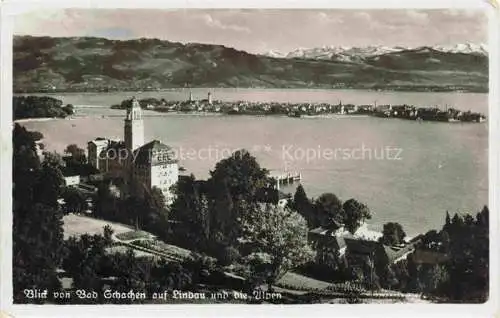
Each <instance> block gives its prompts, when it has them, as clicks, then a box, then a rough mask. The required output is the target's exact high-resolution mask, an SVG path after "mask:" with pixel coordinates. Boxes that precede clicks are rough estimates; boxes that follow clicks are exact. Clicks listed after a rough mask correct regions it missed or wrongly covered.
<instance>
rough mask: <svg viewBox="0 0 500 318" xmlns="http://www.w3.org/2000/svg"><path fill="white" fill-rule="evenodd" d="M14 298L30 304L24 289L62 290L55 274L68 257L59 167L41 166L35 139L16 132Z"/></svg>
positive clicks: (20, 130)
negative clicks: (64, 238)
mask: <svg viewBox="0 0 500 318" xmlns="http://www.w3.org/2000/svg"><path fill="white" fill-rule="evenodd" d="M12 137H13V140H12V141H13V143H12V144H13V161H12V164H13V227H12V238H13V245H12V248H13V259H12V268H13V275H12V277H13V285H14V290H13V295H14V302H16V303H26V302H27V301H28V299H27V298H25V294H24V292H23V291H24V289H40V290H44V289H49V290H58V289H60V283H59V280H58V279H57V277H56V269H57V268H58V267H59V266H60V265H61V262H62V259H63V256H64V253H63V230H62V221H61V220H62V212H61V210H60V208H59V206H58V203H57V199H58V197H59V194H60V191H61V184H62V175H61V172H60V170H59V167H58V166H57V165H55V164H54V162H51V161H48V160H45V161H43V162H40V160H39V159H38V156H37V154H36V151H35V144H34V139H33V136H32V134H30V133H29V132H27V131H26V129H25V128H24V127H21V126H20V125H18V124H16V125H15V126H14V131H13V136H12Z"/></svg>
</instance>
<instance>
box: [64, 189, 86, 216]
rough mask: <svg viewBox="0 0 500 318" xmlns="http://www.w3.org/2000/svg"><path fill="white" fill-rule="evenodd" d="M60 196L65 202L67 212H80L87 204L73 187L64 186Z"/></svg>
mask: <svg viewBox="0 0 500 318" xmlns="http://www.w3.org/2000/svg"><path fill="white" fill-rule="evenodd" d="M62 198H63V199H64V202H65V203H66V205H65V210H66V212H67V213H80V212H82V211H83V210H84V209H85V208H86V206H87V202H86V201H85V197H84V196H83V194H82V193H81V192H80V191H78V190H77V189H75V188H73V187H66V188H65V189H64V192H63V193H62Z"/></svg>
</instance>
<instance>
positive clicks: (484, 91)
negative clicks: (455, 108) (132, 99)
mask: <svg viewBox="0 0 500 318" xmlns="http://www.w3.org/2000/svg"><path fill="white" fill-rule="evenodd" d="M429 88H430V87H429ZM187 89H188V88H186V87H166V88H159V89H136V90H134V89H123V90H120V89H118V90H99V89H96V90H85V91H83V90H81V91H80V90H56V91H47V90H45V91H38V90H33V91H29V90H26V91H16V90H15V89H14V91H13V94H17V95H26V94H28V95H29V94H114V93H151V92H175V91H183V90H187ZM189 89H195V90H198V89H199V90H207V89H208V90H218V89H220V90H234V91H238V90H242V91H244V90H269V91H273V90H304V91H340V90H349V91H370V92H412V93H461V94H471V93H472V94H489V92H490V91H489V88H488V87H484V88H483V87H478V88H477V89H470V88H469V89H465V88H464V89H444V88H443V89H439V88H438V89H435V90H433V89H426V87H416V88H412V89H405V88H401V89H390V88H370V87H213V86H206V87H204V86H197V87H190V88H189Z"/></svg>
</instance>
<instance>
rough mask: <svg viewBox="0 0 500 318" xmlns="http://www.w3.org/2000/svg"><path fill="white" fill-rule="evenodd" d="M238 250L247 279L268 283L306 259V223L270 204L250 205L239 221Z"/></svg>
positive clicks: (270, 284) (302, 219)
mask: <svg viewBox="0 0 500 318" xmlns="http://www.w3.org/2000/svg"><path fill="white" fill-rule="evenodd" d="M240 223H241V224H240V226H241V233H242V235H241V237H240V238H239V243H240V244H241V245H242V247H241V249H242V250H243V251H246V253H247V255H243V256H244V258H245V262H247V263H249V264H250V268H251V273H252V275H251V279H255V277H258V278H260V279H263V281H264V282H266V283H267V284H269V288H270V289H271V288H272V284H274V283H275V282H276V280H278V279H279V278H281V277H282V276H283V275H284V274H285V273H286V272H287V271H289V270H291V269H293V268H296V267H298V266H300V265H303V264H305V263H306V262H308V261H310V260H311V259H312V257H313V252H312V250H311V248H310V246H309V244H308V241H307V224H306V222H305V220H304V218H302V217H301V216H300V215H299V214H298V213H297V212H295V211H291V210H288V209H284V208H281V207H278V206H276V205H271V204H258V205H255V206H253V207H252V210H251V211H248V213H246V214H245V215H244V216H243V217H242V218H241V220H240Z"/></svg>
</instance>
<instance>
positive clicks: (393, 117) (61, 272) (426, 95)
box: [2, 4, 498, 313]
mask: <svg viewBox="0 0 500 318" xmlns="http://www.w3.org/2000/svg"><path fill="white" fill-rule="evenodd" d="M491 10H494V9H490V7H489V5H488V4H485V6H484V7H477V8H439V9H437V8H430V9H425V8H350V9H349V8H241V9H239V8H170V9H169V8H78V7H76V8H69V7H68V8H65V7H62V8H50V7H48V8H36V9H32V10H30V9H27V10H22V11H19V12H18V13H16V14H15V15H13V16H12V17H11V20H12V26H11V28H12V34H11V35H10V36H11V38H12V39H11V45H12V47H11V48H5V47H2V50H3V49H11V50H12V57H11V60H10V62H9V63H11V64H12V67H11V69H12V87H11V88H10V87H9V89H12V95H9V96H10V97H9V98H11V101H12V104H11V106H10V105H8V104H2V108H6V107H10V109H9V111H10V110H11V119H9V121H10V126H9V127H10V128H8V130H9V132H8V133H9V134H11V135H10V136H11V143H10V145H9V147H10V150H9V152H8V153H9V156H8V157H6V160H5V161H8V163H9V164H11V165H12V167H11V168H9V170H11V171H12V183H10V181H7V182H8V185H7V192H2V201H4V197H5V196H11V197H12V201H11V203H12V205H11V206H8V207H7V208H8V209H9V213H10V211H11V212H12V217H11V219H12V227H11V229H12V231H11V233H12V234H11V237H12V241H11V242H12V261H11V263H12V276H11V277H12V278H11V279H12V299H11V302H12V303H13V304H14V305H27V304H29V305H110V304H113V305H125V304H127V305H146V304H148V305H151V304H154V305H172V304H189V305H195V304H204V305H207V304H219V305H221V304H239V305H249V304H258V305H271V306H272V305H301V304H317V305H319V306H324V305H328V304H330V305H332V304H333V305H339V307H340V308H341V307H342V305H344V304H347V305H353V304H385V305H393V304H394V305H396V304H400V305H401V304H419V305H421V304H422V305H426V304H484V303H486V302H488V301H491V293H490V287H491V279H492V277H491V274H490V273H491V272H490V269H491V263H490V250H491V249H490V218H491V217H492V213H493V211H492V210H491V209H492V207H491V202H492V201H491V200H490V196H491V191H492V189H491V183H490V182H489V180H490V178H491V176H490V177H489V173H490V174H491V170H490V169H491V167H489V165H490V164H491V162H492V161H491V157H490V148H489V145H490V144H489V134H490V133H491V129H492V128H491V127H492V126H491V125H492V121H494V122H495V123H496V122H498V119H496V118H493V117H491V112H490V110H491V108H490V107H491V106H490V107H489V101H490V100H489V97H490V96H489V93H490V90H491V86H489V83H490V79H491V78H490V77H491V73H490V71H489V68H490V67H489V65H490V64H489V63H490V59H491V57H490V48H491V43H489V24H488V23H489V20H490V15H489V14H488V13H489V11H491ZM497 13H498V12H497ZM4 66H5V65H2V67H4ZM4 69H5V70H7V69H8V68H4ZM9 69H10V67H9ZM496 106H498V105H496ZM495 114H496V112H495ZM4 129H5V127H4ZM8 144H9V143H8ZM3 147H4V141H3V140H2V151H3ZM2 156H3V155H2ZM3 159H5V158H3ZM5 161H3V163H5ZM9 167H10V166H9ZM495 171H496V170H495ZM495 180H496V179H495ZM2 181H3V180H2ZM9 202H10V201H9ZM4 204H5V203H3V204H2V205H4ZM2 208H3V209H4V208H5V206H3V207H2ZM495 220H497V219H496V218H495ZM495 222H496V221H495ZM2 229H3V228H2ZM9 233H10V232H9ZM9 235H10V234H9ZM496 248H498V245H496ZM7 262H10V258H9V259H7V260H6V259H3V260H2V263H7ZM496 279H497V280H498V277H496ZM274 307H279V306H274ZM42 308H43V307H42ZM85 308H86V307H85ZM102 308H106V306H103V307H102ZM251 308H255V307H251ZM328 308H330V307H328ZM386 308H390V307H386ZM6 312H7V313H8V310H7V311H6Z"/></svg>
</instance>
